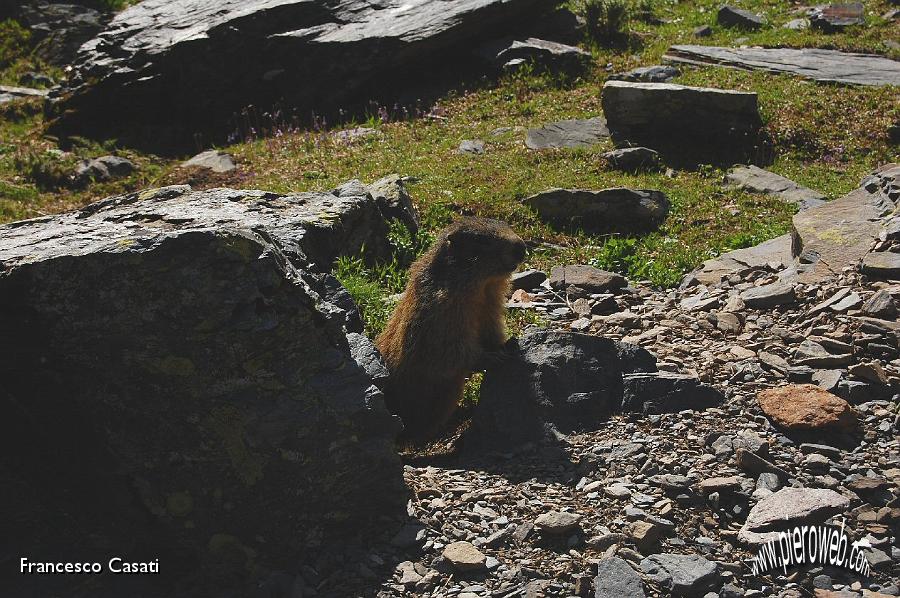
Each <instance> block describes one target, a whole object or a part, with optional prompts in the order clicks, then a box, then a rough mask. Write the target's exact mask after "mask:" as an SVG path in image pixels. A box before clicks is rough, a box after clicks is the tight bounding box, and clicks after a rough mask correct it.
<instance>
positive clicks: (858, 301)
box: [830, 293, 862, 313]
mask: <svg viewBox="0 0 900 598" xmlns="http://www.w3.org/2000/svg"><path fill="white" fill-rule="evenodd" d="M860 305H862V297H860V296H859V295H858V294H857V293H849V294H848V295H847V296H846V297H844V298H843V299H841V300H840V301H838V302H836V303H834V304H832V305H831V306H830V308H831V311H834V312H837V313H844V312H846V311H849V310H851V309H856V308H857V307H859V306H860Z"/></svg>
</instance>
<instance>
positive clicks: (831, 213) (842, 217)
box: [791, 166, 900, 282]
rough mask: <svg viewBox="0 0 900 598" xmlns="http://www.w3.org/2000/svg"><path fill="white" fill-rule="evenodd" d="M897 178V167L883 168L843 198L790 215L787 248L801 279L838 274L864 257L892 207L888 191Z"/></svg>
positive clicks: (898, 176)
mask: <svg viewBox="0 0 900 598" xmlns="http://www.w3.org/2000/svg"><path fill="white" fill-rule="evenodd" d="M898 178H900V166H893V167H891V168H887V169H885V170H883V171H882V172H880V173H878V174H877V175H875V176H874V177H871V178H869V179H867V181H866V182H865V185H863V186H862V187H859V188H858V189H856V190H855V191H851V192H850V193H848V194H847V195H845V196H844V197H841V198H839V199H835V200H833V201H829V202H827V203H825V204H823V205H821V206H818V207H815V208H811V209H809V210H804V211H802V212H799V213H798V214H795V215H794V218H793V233H792V235H793V237H792V238H793V245H792V250H791V251H792V253H793V255H794V256H795V257H796V258H797V261H798V264H797V270H798V278H799V280H800V281H801V282H808V281H816V280H820V279H821V278H822V277H823V276H830V275H835V274H840V272H841V271H842V270H843V268H845V267H847V266H854V267H855V266H857V265H858V264H859V263H860V261H862V260H863V258H864V257H866V255H867V254H868V253H869V250H870V249H871V247H872V244H873V243H874V242H875V240H876V239H877V238H878V236H879V235H880V234H881V232H882V231H883V229H884V221H885V220H886V219H887V218H888V217H889V216H890V215H891V214H892V213H893V211H894V210H895V209H896V203H895V200H892V199H891V197H890V191H889V190H890V189H891V188H892V187H891V186H892V185H893V184H894V182H895V181H896V180H897V179H898ZM885 190H888V192H885ZM873 255H874V254H873Z"/></svg>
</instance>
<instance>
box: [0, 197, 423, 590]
mask: <svg viewBox="0 0 900 598" xmlns="http://www.w3.org/2000/svg"><path fill="white" fill-rule="evenodd" d="M387 227H388V225H387V223H386V222H385V219H384V217H383V216H382V214H381V211H380V209H379V204H378V202H377V201H376V200H375V198H374V197H373V196H372V195H371V194H369V193H366V191H365V188H361V190H360V192H359V194H357V195H350V194H347V193H342V194H341V195H340V197H339V196H338V195H336V194H333V193H300V194H293V195H279V194H275V193H266V192H262V191H238V190H232V189H213V190H209V191H196V192H195V191H192V190H191V189H190V188H189V187H187V186H177V187H166V188H162V189H155V190H149V191H145V192H141V193H131V194H128V195H122V196H118V197H112V198H109V199H106V200H103V201H100V202H97V203H94V204H91V205H89V206H87V207H85V208H84V209H82V210H80V211H77V212H71V213H67V214H62V215H58V216H48V217H44V218H38V219H34V220H28V221H23V222H16V223H12V224H8V225H5V226H2V227H0V304H2V309H0V338H2V339H3V342H2V343H0V379H2V381H3V384H2V385H0V410H2V415H0V422H2V424H0V427H2V429H0V438H2V445H3V446H2V455H3V456H2V458H0V480H2V484H3V487H4V492H3V499H2V503H3V504H2V505H0V507H2V508H0V513H2V515H0V519H2V520H3V529H5V530H7V531H8V533H7V534H4V537H5V538H4V541H3V542H4V543H5V544H9V545H7V546H5V548H7V549H9V550H13V549H14V550H15V554H19V553H21V554H22V555H27V556H28V557H29V558H31V559H33V560H46V559H59V558H61V557H63V556H65V557H67V558H73V557H75V556H77V557H78V558H79V560H81V559H83V560H93V559H100V560H103V559H108V558H109V557H110V555H123V556H125V557H128V558H130V559H134V560H138V559H142V558H146V559H152V558H159V559H160V568H161V572H162V573H163V574H162V575H160V576H156V577H154V576H146V577H142V581H141V582H140V583H141V584H162V585H165V584H167V583H170V582H171V581H172V577H173V576H175V577H179V575H181V574H184V575H187V576H188V577H196V576H197V575H198V571H199V572H201V573H200V577H201V578H202V580H203V583H222V584H224V585H226V586H232V587H234V583H236V581H235V580H236V579H239V578H242V577H244V576H247V575H250V574H251V573H253V572H255V571H258V570H259V568H260V567H279V566H283V567H295V566H296V564H297V563H298V562H302V559H303V558H304V557H305V556H309V555H315V554H316V553H317V551H320V550H322V547H323V546H336V545H339V542H340V537H341V534H342V533H343V532H344V531H346V530H349V531H350V532H352V533H358V532H359V531H361V530H364V529H365V526H366V524H367V522H369V521H370V520H372V518H373V517H376V516H377V517H381V518H382V521H381V522H380V523H379V525H384V521H383V518H384V517H385V516H387V517H397V518H399V517H402V516H403V514H404V506H405V501H406V496H405V495H406V491H405V486H404V483H403V478H402V475H401V474H402V471H401V464H400V461H399V458H398V456H397V454H396V452H395V450H394V439H395V435H396V434H397V432H398V431H399V428H400V423H399V420H398V419H397V418H396V417H394V416H392V415H391V414H390V413H388V412H387V410H386V409H385V407H384V404H383V397H382V394H381V392H380V391H379V390H378V388H377V387H376V386H375V385H374V384H373V380H372V378H371V377H370V375H369V374H367V373H366V370H365V369H364V367H363V366H362V365H360V364H359V363H357V361H356V360H355V359H354V354H355V353H356V352H360V351H361V350H360V347H359V346H358V345H359V343H361V342H367V341H366V339H365V337H360V336H359V335H355V336H354V337H353V344H351V342H349V341H348V335H347V331H346V323H347V322H348V321H349V320H348V318H347V317H346V314H345V313H344V312H345V310H344V309H342V308H340V307H338V306H337V305H335V304H333V303H331V302H330V301H328V299H327V297H328V295H329V294H331V293H333V291H334V288H335V286H336V285H335V283H334V281H333V279H327V278H326V277H327V274H325V273H326V272H327V270H328V269H329V267H330V265H331V262H332V261H333V260H334V259H335V258H336V257H337V256H338V255H340V254H343V253H353V252H356V251H358V250H359V249H360V248H361V247H362V246H363V245H365V246H366V247H367V248H371V249H372V250H374V251H376V252H377V251H378V250H379V249H382V250H383V249H384V246H385V244H386V241H385V236H384V235H385V232H386V230H387ZM361 352H362V353H369V354H371V353H373V352H372V351H368V352H366V351H364V350H363V351H361ZM371 359H377V353H374V357H372V356H371V355H370V358H369V361H371ZM366 365H367V367H368V366H371V364H369V363H367V364H366ZM10 554H12V553H10ZM64 560H65V559H64ZM112 577H115V576H112ZM210 580H211V581H210ZM100 581H101V582H102V580H100ZM38 582H39V583H42V584H46V587H42V588H41V589H43V590H46V592H45V593H47V594H48V595H49V593H52V592H53V591H64V590H65V591H66V592H64V593H67V595H78V594H77V592H75V593H68V592H67V590H72V588H73V587H74V586H71V587H70V586H66V585H65V584H66V583H71V580H68V582H67V580H66V578H65V576H43V577H41V579H40V580H37V581H36V579H35V578H34V576H30V577H29V576H20V577H19V581H18V582H17V583H23V584H26V583H27V584H31V585H29V586H27V588H26V587H23V588H21V590H22V591H26V590H27V591H29V592H30V591H34V589H35V586H34V585H33V584H35V583H38ZM103 583H105V582H103ZM115 583H119V582H118V581H116V582H115ZM135 583H137V582H135ZM54 584H57V585H54ZM60 584H62V585H60ZM91 587H93V586H91ZM117 587H118V588H119V590H118V591H120V592H121V593H119V594H118V595H137V593H136V592H137V590H136V589H135V587H133V586H127V587H125V586H117ZM123 588H124V589H123ZM16 589H17V588H10V591H11V592H13V593H16ZM89 590H90V588H89ZM73 591H74V590H73ZM142 591H145V592H150V594H153V595H162V594H160V593H158V592H157V590H153V591H150V590H142ZM159 591H162V590H159ZM91 592H93V593H91ZM204 593H205V592H204ZM17 595H18V594H17ZM87 595H104V594H103V593H102V592H99V593H98V592H94V591H93V590H90V591H88V594H87ZM141 595H149V594H146V593H145V594H141ZM166 595H168V594H166Z"/></svg>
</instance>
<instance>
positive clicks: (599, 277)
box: [550, 264, 628, 293]
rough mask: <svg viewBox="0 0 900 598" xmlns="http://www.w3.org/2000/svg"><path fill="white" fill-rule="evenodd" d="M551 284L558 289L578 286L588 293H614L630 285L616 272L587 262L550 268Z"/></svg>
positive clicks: (562, 289)
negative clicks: (589, 264) (586, 263)
mask: <svg viewBox="0 0 900 598" xmlns="http://www.w3.org/2000/svg"><path fill="white" fill-rule="evenodd" d="M550 286H551V287H552V288H554V289H556V290H558V291H564V290H566V288H568V287H569V286H576V287H578V288H580V289H584V290H585V291H586V292H588V293H607V292H613V293H614V292H616V291H618V290H620V289H623V288H625V287H626V286H628V281H627V280H626V279H625V277H624V276H622V275H621V274H616V273H615V272H607V271H606V270H601V269H600V268H595V267H593V266H588V265H585V264H572V265H568V266H553V268H552V269H551V270H550Z"/></svg>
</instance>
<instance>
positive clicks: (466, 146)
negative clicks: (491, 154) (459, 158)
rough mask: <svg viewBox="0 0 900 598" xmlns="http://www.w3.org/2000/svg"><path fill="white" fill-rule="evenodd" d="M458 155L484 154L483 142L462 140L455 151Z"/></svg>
mask: <svg viewBox="0 0 900 598" xmlns="http://www.w3.org/2000/svg"><path fill="white" fill-rule="evenodd" d="M456 152H457V153H459V154H474V155H481V154H483V153H484V141H482V140H481V139H463V140H462V141H460V143H459V147H458V148H457V150H456Z"/></svg>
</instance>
